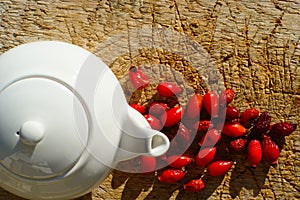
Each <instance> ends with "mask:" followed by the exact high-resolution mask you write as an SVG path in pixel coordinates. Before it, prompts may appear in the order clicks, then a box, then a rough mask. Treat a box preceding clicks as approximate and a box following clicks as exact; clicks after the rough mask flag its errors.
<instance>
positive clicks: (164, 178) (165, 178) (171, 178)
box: [158, 169, 185, 183]
mask: <svg viewBox="0 0 300 200" xmlns="http://www.w3.org/2000/svg"><path fill="white" fill-rule="evenodd" d="M184 175H185V172H184V171H182V170H181V169H165V170H164V171H163V172H162V173H161V174H160V176H158V180H159V181H160V182H165V183H174V182H177V181H179V180H181V179H182V178H183V177H184Z"/></svg>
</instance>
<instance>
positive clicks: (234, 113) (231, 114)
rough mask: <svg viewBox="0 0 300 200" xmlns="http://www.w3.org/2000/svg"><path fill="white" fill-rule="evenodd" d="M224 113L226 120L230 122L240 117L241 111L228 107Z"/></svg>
mask: <svg viewBox="0 0 300 200" xmlns="http://www.w3.org/2000/svg"><path fill="white" fill-rule="evenodd" d="M223 112H225V119H226V120H228V121H232V120H235V119H237V118H238V117H239V116H240V111H239V110H238V109H237V108H236V107H233V106H227V107H226V108H225V111H223Z"/></svg>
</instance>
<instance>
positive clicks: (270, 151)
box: [262, 135, 280, 165]
mask: <svg viewBox="0 0 300 200" xmlns="http://www.w3.org/2000/svg"><path fill="white" fill-rule="evenodd" d="M262 148H263V155H264V158H265V159H266V161H268V162H269V163H270V164H272V165H273V164H276V163H277V160H278V158H279V155H280V150H279V148H278V146H277V144H275V142H273V141H272V140H271V138H270V137H268V136H266V135H264V138H263V142H262Z"/></svg>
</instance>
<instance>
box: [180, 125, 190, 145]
mask: <svg viewBox="0 0 300 200" xmlns="http://www.w3.org/2000/svg"><path fill="white" fill-rule="evenodd" d="M177 135H178V138H179V139H180V140H181V141H183V142H184V143H186V144H188V143H189V141H190V140H191V133H190V131H189V129H187V127H186V126H185V125H183V124H182V123H181V124H180V125H179V127H178V131H177Z"/></svg>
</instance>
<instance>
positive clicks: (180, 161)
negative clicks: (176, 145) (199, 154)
mask: <svg viewBox="0 0 300 200" xmlns="http://www.w3.org/2000/svg"><path fill="white" fill-rule="evenodd" d="M167 162H168V164H169V166H170V167H173V168H182V167H185V166H187V165H189V164H190V163H191V162H192V158H190V157H188V156H185V155H182V156H177V155H173V156H170V157H168V159H167Z"/></svg>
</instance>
